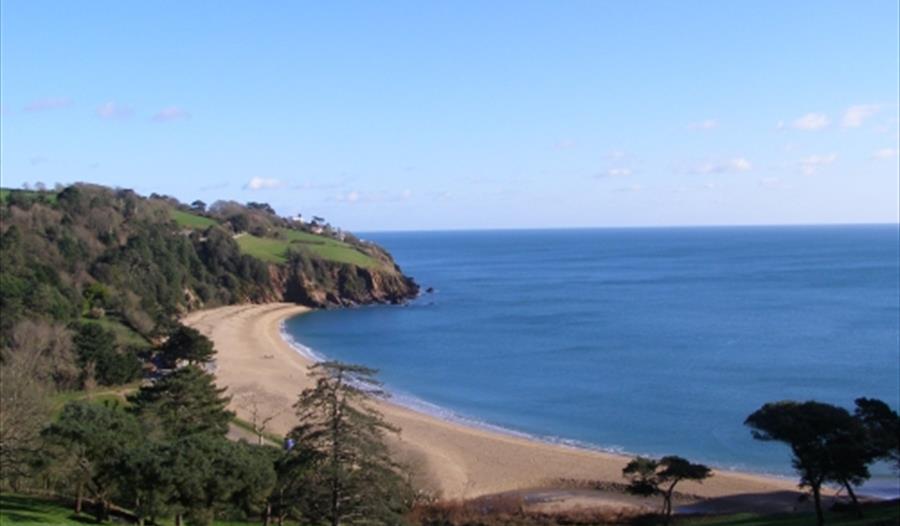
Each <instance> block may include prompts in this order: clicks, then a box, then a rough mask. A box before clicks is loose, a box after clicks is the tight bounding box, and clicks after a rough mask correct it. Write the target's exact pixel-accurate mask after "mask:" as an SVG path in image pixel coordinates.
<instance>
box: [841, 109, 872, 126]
mask: <svg viewBox="0 0 900 526" xmlns="http://www.w3.org/2000/svg"><path fill="white" fill-rule="evenodd" d="M880 109H881V108H880V107H879V106H878V105H876V104H857V105H855V106H850V107H849V108H847V111H845V112H844V119H843V121H841V125H843V126H844V127H845V128H859V127H860V126H862V125H863V122H864V121H865V120H866V119H868V118H869V117H871V116H872V115H875V114H876V113H878V110H880Z"/></svg>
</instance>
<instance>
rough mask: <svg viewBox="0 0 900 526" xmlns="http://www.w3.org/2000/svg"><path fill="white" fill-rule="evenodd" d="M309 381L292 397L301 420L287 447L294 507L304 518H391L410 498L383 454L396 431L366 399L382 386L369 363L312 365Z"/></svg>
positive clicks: (369, 520) (396, 516)
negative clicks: (297, 483)
mask: <svg viewBox="0 0 900 526" xmlns="http://www.w3.org/2000/svg"><path fill="white" fill-rule="evenodd" d="M310 371H311V374H312V375H313V377H314V378H315V382H316V383H315V386H314V387H311V388H308V389H305V390H304V391H303V392H302V393H301V394H300V398H299V399H298V401H297V403H296V404H295V406H294V407H295V408H296V409H297V417H298V419H299V421H300V424H299V425H298V426H297V427H295V428H294V429H293V431H291V433H290V437H291V438H292V439H294V440H295V441H296V444H297V445H296V446H295V447H294V448H293V449H292V450H291V452H290V455H291V456H292V457H294V461H295V462H294V468H295V469H297V470H298V473H297V475H298V478H299V479H300V480H302V482H301V485H302V487H304V488H305V489H304V492H303V493H301V494H299V495H297V496H296V498H297V499H298V500H299V502H297V508H298V510H299V512H300V514H301V516H302V517H303V518H304V519H306V520H307V521H309V522H311V523H314V524H319V523H326V524H331V525H332V526H337V525H339V524H363V523H364V524H395V523H397V522H399V521H400V517H401V516H402V514H403V513H405V512H406V511H408V509H409V507H410V506H411V505H412V500H413V499H412V491H411V488H410V487H409V485H408V484H407V482H406V479H405V478H404V477H402V476H401V473H400V467H399V466H398V465H397V464H395V463H394V462H393V461H392V460H391V459H390V456H389V454H388V450H387V446H386V445H385V442H384V440H385V434H386V433H387V432H396V429H394V428H392V427H391V426H390V425H388V424H387V423H386V422H385V421H384V419H383V418H382V416H381V414H379V413H378V412H377V411H376V410H375V409H373V408H372V407H371V406H370V405H369V401H368V400H369V397H371V396H378V395H379V394H380V393H381V390H380V389H381V384H380V383H378V382H377V381H376V380H375V379H374V374H375V371H374V370H372V369H368V368H366V367H361V366H355V365H347V364H342V363H338V362H324V363H318V364H315V365H313V366H311V367H310Z"/></svg>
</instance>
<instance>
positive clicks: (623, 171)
mask: <svg viewBox="0 0 900 526" xmlns="http://www.w3.org/2000/svg"><path fill="white" fill-rule="evenodd" d="M632 173H633V172H632V171H631V168H610V169H608V170H604V171H602V172H600V173H599V174H597V175H596V176H595V177H596V178H606V177H628V176H629V175H631V174H632Z"/></svg>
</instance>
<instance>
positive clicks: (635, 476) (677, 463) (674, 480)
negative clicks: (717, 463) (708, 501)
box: [622, 455, 712, 523]
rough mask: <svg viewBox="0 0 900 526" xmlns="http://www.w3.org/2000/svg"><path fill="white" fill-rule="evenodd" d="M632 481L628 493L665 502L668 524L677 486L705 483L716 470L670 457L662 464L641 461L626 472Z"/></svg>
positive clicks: (641, 458)
mask: <svg viewBox="0 0 900 526" xmlns="http://www.w3.org/2000/svg"><path fill="white" fill-rule="evenodd" d="M622 475H623V476H624V477H626V478H627V479H628V480H629V484H628V487H627V490H628V492H629V493H631V494H633V495H640V496H642V497H650V496H653V495H660V496H662V498H663V515H664V517H665V520H666V523H668V522H669V518H670V517H671V516H672V495H673V493H674V492H675V486H676V485H678V483H679V482H681V481H682V480H693V481H696V482H701V481H703V480H704V479H707V478H709V477H710V476H712V470H710V469H709V468H708V467H707V466H704V465H703V464H693V463H691V462H689V461H688V460H686V459H684V458H682V457H679V456H675V455H670V456H667V457H663V458H661V459H659V460H653V459H650V458H646V457H637V458H635V459H634V460H632V461H631V462H629V463H628V465H626V466H625V468H624V469H623V470H622Z"/></svg>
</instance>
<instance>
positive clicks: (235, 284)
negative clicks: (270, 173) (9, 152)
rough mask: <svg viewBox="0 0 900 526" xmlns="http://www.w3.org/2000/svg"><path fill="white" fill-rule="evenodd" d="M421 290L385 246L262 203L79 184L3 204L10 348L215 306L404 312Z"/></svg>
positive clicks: (163, 322) (5, 336)
mask: <svg viewBox="0 0 900 526" xmlns="http://www.w3.org/2000/svg"><path fill="white" fill-rule="evenodd" d="M417 292H418V286H417V285H416V284H415V282H414V281H413V280H412V279H410V278H409V277H407V276H404V275H403V273H402V272H401V271H400V269H399V267H397V265H396V264H395V263H394V261H393V259H392V258H391V256H390V255H389V254H388V253H387V252H386V251H384V250H383V249H381V248H380V247H378V246H376V245H374V244H371V243H366V242H363V241H360V240H358V239H356V238H355V237H354V236H352V235H350V234H347V233H344V232H341V231H340V230H336V229H333V228H331V227H330V225H324V224H321V222H319V223H314V224H312V225H304V224H302V223H299V222H297V221H292V220H288V219H284V218H281V217H278V216H277V215H276V214H275V213H274V210H272V209H271V207H269V206H268V205H266V204H263V203H248V204H247V205H241V204H239V203H235V202H217V203H214V204H213V205H212V206H211V207H209V209H208V210H207V208H206V206H205V204H203V203H201V202H199V201H195V202H194V203H193V204H192V205H191V206H190V207H189V206H187V205H183V204H181V203H179V202H178V201H177V200H175V199H172V198H169V197H165V196H159V195H156V194H153V195H151V196H150V197H149V198H145V197H141V196H139V195H137V194H136V193H134V192H133V191H130V190H122V189H111V188H106V187H102V186H96V185H86V184H76V185H72V186H69V187H66V188H63V189H61V190H56V191H27V192H26V191H17V190H4V191H3V192H2V193H0V309H2V311H3V313H4V315H3V317H2V321H0V330H2V335H0V336H2V337H0V340H2V341H0V344H3V343H4V342H7V341H8V340H9V339H10V338H11V337H12V330H13V328H14V327H15V326H16V325H17V324H18V323H19V322H20V321H22V320H26V319H35V318H39V319H44V320H48V321H53V322H61V323H63V324H68V323H71V322H73V321H78V320H82V319H85V318H92V319H96V320H101V321H102V322H103V323H105V324H106V325H107V326H108V327H110V328H112V329H114V330H116V331H118V332H119V333H121V334H123V335H127V337H129V338H131V339H132V340H134V338H137V339H138V340H140V339H141V338H145V339H151V340H152V339H153V338H154V337H155V336H156V335H158V334H161V333H164V332H165V330H166V328H167V327H168V326H170V325H171V323H172V322H173V321H174V319H175V317H177V315H180V314H182V313H185V312H188V311H190V310H194V309H198V308H203V307H207V306H216V305H223V304H232V303H241V302H257V303H258V302H268V301H292V302H297V303H300V304H303V305H308V306H311V307H331V306H347V305H357V304H366V303H398V302H402V301H404V300H406V299H409V298H411V297H414V296H415V295H416V293H417Z"/></svg>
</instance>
